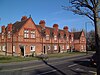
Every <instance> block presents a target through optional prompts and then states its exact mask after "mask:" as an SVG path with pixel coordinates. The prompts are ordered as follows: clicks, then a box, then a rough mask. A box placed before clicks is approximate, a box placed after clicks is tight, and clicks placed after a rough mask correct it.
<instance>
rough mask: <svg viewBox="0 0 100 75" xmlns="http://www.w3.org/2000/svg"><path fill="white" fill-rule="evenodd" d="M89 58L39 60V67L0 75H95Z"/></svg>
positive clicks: (0, 73) (8, 71) (5, 71)
mask: <svg viewBox="0 0 100 75" xmlns="http://www.w3.org/2000/svg"><path fill="white" fill-rule="evenodd" d="M89 60H90V59H89V57H84V56H83V57H82V58H80V57H77V58H70V59H59V60H53V61H52V62H51V61H49V60H48V61H45V60H41V61H42V63H41V64H39V65H32V66H30V67H27V68H22V69H15V70H14V69H12V70H4V71H0V75H95V73H96V67H95V66H92V65H90V62H89Z"/></svg>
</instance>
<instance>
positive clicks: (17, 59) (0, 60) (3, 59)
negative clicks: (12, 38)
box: [0, 52, 85, 63]
mask: <svg viewBox="0 0 100 75" xmlns="http://www.w3.org/2000/svg"><path fill="white" fill-rule="evenodd" d="M84 54H85V53H80V52H72V53H57V54H48V57H49V58H60V57H71V56H77V55H84ZM30 60H38V58H36V57H25V58H24V57H15V56H13V57H12V56H0V63H10V62H22V61H30Z"/></svg>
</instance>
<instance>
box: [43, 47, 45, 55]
mask: <svg viewBox="0 0 100 75" xmlns="http://www.w3.org/2000/svg"><path fill="white" fill-rule="evenodd" d="M43 53H44V54H45V46H44V51H43Z"/></svg>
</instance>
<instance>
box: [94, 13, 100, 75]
mask: <svg viewBox="0 0 100 75" xmlns="http://www.w3.org/2000/svg"><path fill="white" fill-rule="evenodd" d="M96 17H97V15H96V13H95V14H94V25H95V46H96V55H97V57H96V59H97V62H96V63H97V75H100V44H99V42H100V40H99V37H100V36H99V31H98V30H100V29H99V24H98V20H97V18H96Z"/></svg>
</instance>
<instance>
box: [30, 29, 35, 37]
mask: <svg viewBox="0 0 100 75" xmlns="http://www.w3.org/2000/svg"><path fill="white" fill-rule="evenodd" d="M31 38H35V31H34V30H32V31H31Z"/></svg>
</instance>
